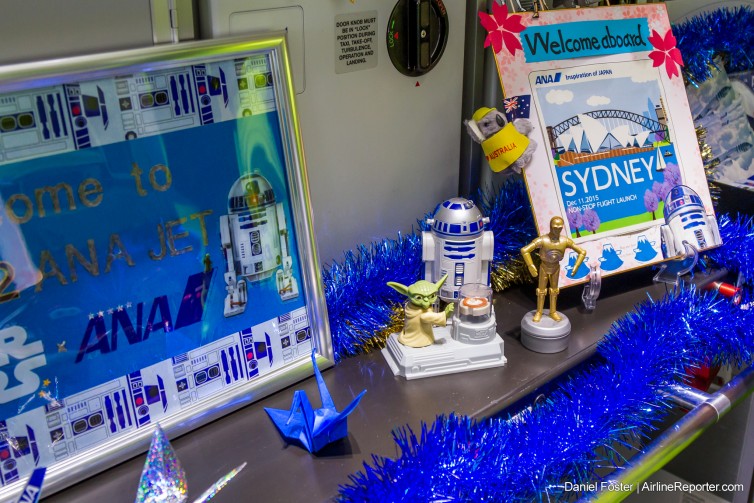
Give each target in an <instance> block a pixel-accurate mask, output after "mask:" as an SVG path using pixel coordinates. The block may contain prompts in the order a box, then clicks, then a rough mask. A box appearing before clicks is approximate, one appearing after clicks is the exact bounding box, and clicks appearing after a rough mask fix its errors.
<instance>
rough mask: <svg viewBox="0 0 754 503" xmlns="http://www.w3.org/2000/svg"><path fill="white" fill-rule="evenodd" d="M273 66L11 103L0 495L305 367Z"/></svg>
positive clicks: (212, 65) (151, 76)
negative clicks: (0, 490)
mask: <svg viewBox="0 0 754 503" xmlns="http://www.w3.org/2000/svg"><path fill="white" fill-rule="evenodd" d="M273 83H274V81H273V72H272V66H271V60H270V55H269V54H261V55H255V56H251V57H245V58H238V59H229V60H225V61H215V62H208V63H201V64H194V65H189V66H172V67H166V68H162V69H155V70H153V71H149V72H140V73H132V74H123V75H118V76H117V77H109V78H105V79H99V80H91V81H82V82H73V83H66V84H60V85H54V86H47V87H42V88H36V89H31V90H25V91H19V92H13V93H7V94H5V95H2V96H0V178H1V179H2V180H3V183H2V185H1V186H0V205H1V206H0V270H2V275H1V276H2V279H0V319H2V324H0V485H8V484H12V483H14V482H15V481H18V480H19V479H20V478H23V477H24V476H26V475H28V474H29V473H31V471H32V470H33V468H34V467H35V466H38V465H44V466H51V465H53V464H54V463H56V462H59V461H61V460H65V459H68V458H70V457H72V456H75V455H77V454H80V453H82V452H85V451H86V450H88V449H92V448H94V447H96V446H98V445H100V444H102V443H103V442H106V441H108V440H111V439H113V438H115V437H117V436H119V435H123V434H125V433H128V432H133V431H134V430H137V429H139V428H146V427H151V426H153V425H154V424H156V422H158V421H161V420H163V419H165V418H168V417H170V416H171V415H173V414H176V413H177V412H180V411H181V410H185V409H187V408H191V407H193V406H195V405H197V404H200V403H201V401H202V400H203V399H206V398H208V397H214V396H217V395H218V394H221V393H225V392H228V391H232V390H233V389H236V388H238V387H240V386H243V385H245V384H248V383H250V382H253V381H254V380H256V379H259V378H260V377H262V376H264V375H266V374H268V373H270V372H272V371H274V370H276V369H280V368H281V367H283V366H285V365H287V364H289V363H291V362H293V361H295V360H297V359H299V358H302V357H303V358H306V357H308V355H310V354H311V351H312V349H313V341H312V332H311V327H310V324H309V314H308V308H307V298H306V295H305V293H304V289H303V277H302V267H303V264H302V263H301V256H300V254H299V251H298V250H299V243H298V240H299V239H300V237H299V236H298V235H297V231H296V225H294V223H295V221H294V210H293V208H292V197H293V196H292V192H291V180H289V179H288V178H289V175H288V170H287V167H286V162H287V160H286V154H285V152H286V150H285V147H284V139H283V133H282V131H283V130H284V127H285V126H284V124H283V122H284V121H285V120H286V119H285V118H284V116H283V115H282V114H281V112H280V111H279V109H278V101H277V96H276V91H275V87H274V85H273Z"/></svg>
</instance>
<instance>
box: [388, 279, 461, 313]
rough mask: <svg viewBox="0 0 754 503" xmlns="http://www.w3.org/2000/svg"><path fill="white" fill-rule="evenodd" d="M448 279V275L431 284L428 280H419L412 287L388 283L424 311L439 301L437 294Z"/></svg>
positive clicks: (392, 282)
mask: <svg viewBox="0 0 754 503" xmlns="http://www.w3.org/2000/svg"><path fill="white" fill-rule="evenodd" d="M447 278H448V275H447V274H446V275H445V276H443V277H442V278H440V281H438V282H437V283H431V282H429V281H426V280H423V279H422V280H419V281H417V282H416V283H414V284H413V285H411V286H406V285H402V284H400V283H396V282H394V281H388V283H387V285H388V286H389V287H391V288H394V289H395V290H397V291H398V292H400V293H402V294H403V295H405V296H407V297H408V300H409V301H410V302H411V303H412V304H413V305H415V306H417V307H420V308H422V309H429V307H430V306H431V305H432V304H434V303H435V301H436V300H437V292H438V291H440V287H441V286H442V284H443V283H445V280H446V279H447Z"/></svg>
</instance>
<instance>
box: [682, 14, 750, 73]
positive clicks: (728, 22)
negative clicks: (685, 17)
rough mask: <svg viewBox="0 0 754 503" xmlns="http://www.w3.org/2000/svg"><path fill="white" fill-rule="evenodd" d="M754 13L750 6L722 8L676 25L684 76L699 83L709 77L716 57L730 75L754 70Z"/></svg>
mask: <svg viewBox="0 0 754 503" xmlns="http://www.w3.org/2000/svg"><path fill="white" fill-rule="evenodd" d="M752 26H754V10H753V9H751V7H749V6H743V7H738V8H735V9H718V10H715V11H712V12H709V13H705V14H702V15H699V16H694V17H693V18H692V19H691V20H689V21H687V22H685V23H681V24H678V25H675V26H673V34H674V35H675V37H676V39H677V41H678V42H677V45H676V46H677V47H678V49H679V50H680V51H681V54H682V55H683V62H684V65H685V66H684V73H686V75H688V76H689V77H690V78H691V79H692V80H693V81H695V82H702V81H704V80H706V79H707V78H709V77H710V76H711V75H712V74H711V72H710V65H714V63H713V60H714V58H715V57H716V56H722V57H723V58H725V68H726V69H727V71H728V72H740V71H744V70H751V69H754V57H752V54H754V30H752Z"/></svg>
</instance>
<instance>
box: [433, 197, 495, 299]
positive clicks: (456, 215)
mask: <svg viewBox="0 0 754 503" xmlns="http://www.w3.org/2000/svg"><path fill="white" fill-rule="evenodd" d="M488 222H489V219H488V218H485V217H483V216H482V212H481V211H479V208H477V207H476V205H475V204H474V203H473V202H472V201H469V200H468V199H463V198H460V197H454V198H452V199H448V200H447V201H445V202H443V203H441V204H439V205H438V206H437V210H436V211H435V215H434V218H429V219H427V224H428V225H429V226H430V228H431V230H430V231H424V232H422V260H423V261H424V279H426V280H427V281H430V282H433V283H436V282H437V281H439V279H440V278H442V277H443V276H445V275H446V274H447V275H448V280H447V281H446V282H445V284H444V285H443V287H442V289H441V290H440V294H439V297H440V298H441V299H442V300H444V301H446V302H455V301H456V300H458V291H459V289H460V288H461V286H462V285H464V284H465V283H482V284H485V285H489V284H490V261H491V260H492V254H493V252H494V249H495V235H494V234H493V233H492V231H485V230H484V224H486V223H488Z"/></svg>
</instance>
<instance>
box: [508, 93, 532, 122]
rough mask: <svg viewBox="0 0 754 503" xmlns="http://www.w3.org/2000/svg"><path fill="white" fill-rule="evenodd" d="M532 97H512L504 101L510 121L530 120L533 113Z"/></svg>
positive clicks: (525, 95) (528, 95) (524, 95)
mask: <svg viewBox="0 0 754 503" xmlns="http://www.w3.org/2000/svg"><path fill="white" fill-rule="evenodd" d="M530 105H531V95H530V94H522V95H521V96H511V97H510V98H505V99H504V100H503V107H504V110H505V116H506V117H507V118H508V120H509V121H513V120H514V119H528V118H529V112H530V111H531V106H530Z"/></svg>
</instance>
